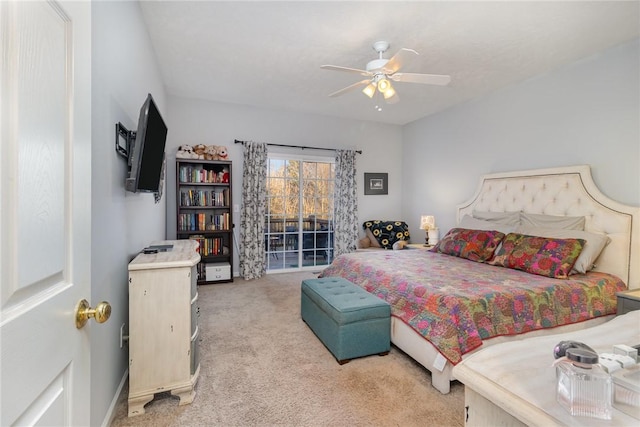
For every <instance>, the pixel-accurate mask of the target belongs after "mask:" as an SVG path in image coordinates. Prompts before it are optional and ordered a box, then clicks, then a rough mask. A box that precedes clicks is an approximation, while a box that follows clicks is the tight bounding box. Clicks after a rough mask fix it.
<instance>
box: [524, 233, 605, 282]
mask: <svg viewBox="0 0 640 427" xmlns="http://www.w3.org/2000/svg"><path fill="white" fill-rule="evenodd" d="M516 231H517V232H518V233H520V234H527V235H529V236H541V237H553V238H559V239H567V238H569V239H584V241H585V243H584V247H583V248H582V252H580V256H579V257H578V259H577V260H576V263H575V264H574V265H573V269H572V270H571V272H570V273H569V274H570V275H571V274H576V273H586V272H587V271H589V270H591V269H593V268H594V267H595V263H596V260H597V259H598V257H599V256H600V253H601V252H602V250H603V249H604V247H605V246H607V245H608V244H609V242H610V241H611V239H610V238H609V236H607V235H606V234H599V233H589V232H587V231H580V230H561V229H557V228H541V227H532V226H527V225H521V226H520V227H518V229H517V230H516Z"/></svg>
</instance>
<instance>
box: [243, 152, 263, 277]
mask: <svg viewBox="0 0 640 427" xmlns="http://www.w3.org/2000/svg"><path fill="white" fill-rule="evenodd" d="M266 183H267V144H263V143H255V142H245V143H244V171H243V173H242V211H241V212H242V213H241V214H240V275H241V276H242V277H244V279H245V280H250V279H257V278H258V277H261V276H263V275H264V274H265V272H266V265H265V261H264V255H265V248H264V216H265V205H266V203H265V200H266V194H267V188H266Z"/></svg>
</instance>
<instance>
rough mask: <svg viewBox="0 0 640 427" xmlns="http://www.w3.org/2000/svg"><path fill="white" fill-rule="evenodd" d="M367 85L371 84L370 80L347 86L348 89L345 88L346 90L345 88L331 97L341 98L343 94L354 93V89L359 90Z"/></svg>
mask: <svg viewBox="0 0 640 427" xmlns="http://www.w3.org/2000/svg"><path fill="white" fill-rule="evenodd" d="M366 84H369V80H368V79H365V80H360V81H359V82H357V83H354V84H352V85H350V86H347V87H345V88H343V89H340V90H338V91H336V92H333V93H331V94H329V96H330V97H334V96H340V95H342V94H343V93H347V92H350V91H352V90H354V89H357V88H358V87H360V86H363V85H366Z"/></svg>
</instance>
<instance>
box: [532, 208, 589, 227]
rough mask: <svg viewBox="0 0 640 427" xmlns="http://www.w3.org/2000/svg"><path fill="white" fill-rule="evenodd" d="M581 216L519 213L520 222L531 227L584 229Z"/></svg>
mask: <svg viewBox="0 0 640 427" xmlns="http://www.w3.org/2000/svg"><path fill="white" fill-rule="evenodd" d="M584 222H585V218H584V217H583V216H558V215H544V214H530V213H524V212H521V213H520V224H522V225H530V226H533V227H545V228H561V229H563V230H584Z"/></svg>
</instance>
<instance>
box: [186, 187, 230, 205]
mask: <svg viewBox="0 0 640 427" xmlns="http://www.w3.org/2000/svg"><path fill="white" fill-rule="evenodd" d="M180 206H182V207H191V206H203V207H204V206H211V207H221V208H222V207H229V189H228V188H225V189H224V190H221V191H216V190H195V189H188V190H181V191H180Z"/></svg>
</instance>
